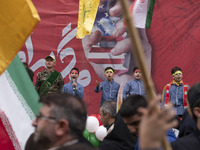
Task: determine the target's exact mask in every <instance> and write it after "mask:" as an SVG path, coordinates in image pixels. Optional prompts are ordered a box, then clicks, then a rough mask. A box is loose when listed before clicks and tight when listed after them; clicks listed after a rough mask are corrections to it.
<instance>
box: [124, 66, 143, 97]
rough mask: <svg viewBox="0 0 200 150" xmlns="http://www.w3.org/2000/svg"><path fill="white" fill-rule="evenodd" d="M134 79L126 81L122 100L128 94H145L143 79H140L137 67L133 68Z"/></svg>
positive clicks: (140, 75)
mask: <svg viewBox="0 0 200 150" xmlns="http://www.w3.org/2000/svg"><path fill="white" fill-rule="evenodd" d="M133 77H134V79H133V80H131V81H129V82H128V83H126V85H125V86H124V89H123V100H125V99H126V97H127V96H128V95H133V94H139V95H142V96H145V90H144V85H143V81H142V80H141V78H142V74H141V71H140V69H139V68H138V67H134V69H133Z"/></svg>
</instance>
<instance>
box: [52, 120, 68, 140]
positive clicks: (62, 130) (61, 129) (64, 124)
mask: <svg viewBox="0 0 200 150" xmlns="http://www.w3.org/2000/svg"><path fill="white" fill-rule="evenodd" d="M55 130H56V135H57V136H62V135H64V134H66V132H68V131H69V122H68V121H67V120H65V119H61V120H59V121H58V122H57V124H56V127H55Z"/></svg>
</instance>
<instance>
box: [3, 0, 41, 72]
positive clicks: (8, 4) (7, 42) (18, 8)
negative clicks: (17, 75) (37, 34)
mask: <svg viewBox="0 0 200 150" xmlns="http://www.w3.org/2000/svg"><path fill="white" fill-rule="evenodd" d="M39 21H40V18H39V15H38V13H37V11H36V9H35V7H34V5H33V4H32V2H31V0H2V1H1V3H0V27H1V28H0V74H1V73H3V71H4V70H5V69H6V68H7V67H8V65H9V64H10V63H11V62H12V60H13V59H14V57H15V56H16V55H17V52H18V51H19V50H20V49H21V47H22V46H23V44H24V43H25V41H26V39H27V38H28V36H29V35H30V34H31V32H32V30H33V29H34V27H35V26H36V24H37V23H38V22H39Z"/></svg>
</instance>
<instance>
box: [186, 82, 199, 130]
mask: <svg viewBox="0 0 200 150" xmlns="http://www.w3.org/2000/svg"><path fill="white" fill-rule="evenodd" d="M188 103H189V105H188V107H189V108H190V109H189V110H188V112H189V113H190V114H191V115H192V118H193V119H194V120H195V122H196V123H197V127H198V128H199V129H200V82H198V83H196V84H195V85H193V86H192V88H191V89H190V90H189V92H188Z"/></svg>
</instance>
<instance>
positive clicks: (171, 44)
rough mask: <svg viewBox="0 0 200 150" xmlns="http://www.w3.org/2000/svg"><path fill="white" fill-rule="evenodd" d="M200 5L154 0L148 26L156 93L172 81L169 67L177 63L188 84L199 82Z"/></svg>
mask: <svg viewBox="0 0 200 150" xmlns="http://www.w3.org/2000/svg"><path fill="white" fill-rule="evenodd" d="M199 7H200V2H199V1H196V0H185V1H174V0H168V1H164V0H156V2H155V8H154V13H153V19H152V24H151V28H150V29H148V30H147V33H148V38H149V41H150V44H151V46H152V70H151V73H152V77H153V79H154V81H155V82H154V83H155V85H156V89H157V91H158V92H161V91H162V89H163V87H164V85H165V84H166V83H167V82H169V81H170V80H171V73H170V71H171V68H173V67H174V66H179V67H181V68H182V70H183V79H184V81H186V82H187V83H188V84H189V85H190V86H192V85H193V84H194V83H196V82H197V81H199V79H200V77H199V73H200V67H199V57H200V51H199V49H200V45H199V42H200V34H199V29H200V26H199V23H200V20H199Z"/></svg>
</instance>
